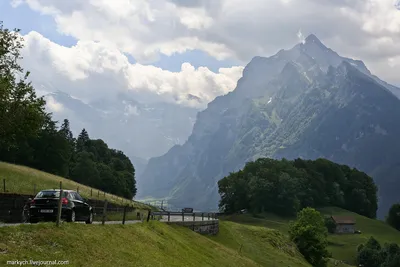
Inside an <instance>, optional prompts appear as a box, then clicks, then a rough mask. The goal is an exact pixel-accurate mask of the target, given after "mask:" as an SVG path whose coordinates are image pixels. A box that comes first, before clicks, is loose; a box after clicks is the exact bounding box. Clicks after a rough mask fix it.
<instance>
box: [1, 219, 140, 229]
mask: <svg viewBox="0 0 400 267" xmlns="http://www.w3.org/2000/svg"><path fill="white" fill-rule="evenodd" d="M140 222H141V221H139V220H135V221H125V224H135V223H140ZM39 223H40V222H39ZM75 223H81V224H84V223H85V222H75ZM22 224H30V223H0V227H4V226H18V225H22ZM93 224H101V222H98V221H94V222H93ZM105 224H122V221H106V222H105Z"/></svg>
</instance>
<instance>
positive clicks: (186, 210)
mask: <svg viewBox="0 0 400 267" xmlns="http://www.w3.org/2000/svg"><path fill="white" fill-rule="evenodd" d="M182 212H184V213H192V212H193V209H192V208H183V209H182Z"/></svg>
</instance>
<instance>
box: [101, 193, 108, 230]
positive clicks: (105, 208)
mask: <svg viewBox="0 0 400 267" xmlns="http://www.w3.org/2000/svg"><path fill="white" fill-rule="evenodd" d="M106 215H107V199H106V200H105V201H104V207H103V218H102V220H101V224H102V225H104V224H105V221H106Z"/></svg>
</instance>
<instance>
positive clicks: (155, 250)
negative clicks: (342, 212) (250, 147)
mask: <svg viewBox="0 0 400 267" xmlns="http://www.w3.org/2000/svg"><path fill="white" fill-rule="evenodd" d="M238 233H240V235H238ZM0 236H1V238H0V254H2V257H1V261H2V263H3V262H5V261H7V260H15V259H19V260H23V259H33V260H69V261H70V265H69V266H107V267H108V266H196V267H197V266H218V267H219V266H229V267H234V266H246V267H247V266H248V267H251V266H279V267H281V266H285V267H286V266H287V267H288V266H291V267H303V266H309V265H308V264H307V263H306V262H305V261H304V260H303V259H302V257H301V255H300V254H299V253H298V252H297V251H296V249H295V248H294V245H293V244H292V243H290V242H288V241H287V239H286V238H285V237H283V236H282V235H281V234H279V232H277V231H274V230H267V229H264V228H261V227H252V226H246V225H238V224H235V223H230V222H223V223H222V224H221V232H220V234H219V236H218V237H215V238H208V237H206V236H201V235H199V234H196V233H194V232H193V231H191V230H189V229H187V228H184V227H179V226H168V225H167V224H164V223H160V222H150V223H143V224H134V225H125V226H124V225H105V226H101V225H83V224H67V223H65V224H63V225H62V226H61V227H60V228H57V227H55V226H54V225H53V224H47V223H46V224H38V225H21V226H18V227H1V228H0ZM255 236H257V238H255V239H254V237H255ZM236 237H238V241H235V238H236ZM253 239H254V240H253ZM237 242H239V243H243V245H244V246H243V248H242V250H241V251H239V250H238V245H237Z"/></svg>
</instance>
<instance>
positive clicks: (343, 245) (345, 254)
mask: <svg viewBox="0 0 400 267" xmlns="http://www.w3.org/2000/svg"><path fill="white" fill-rule="evenodd" d="M320 212H321V213H322V214H324V215H325V216H330V215H337V216H346V217H353V218H354V219H355V221H356V229H357V230H360V231H361V234H345V235H336V234H330V235H329V236H328V242H329V246H328V250H329V252H330V253H331V254H332V257H333V258H334V259H336V260H340V261H345V262H348V263H351V264H355V258H356V252H357V246H358V245H359V244H363V243H365V242H366V241H367V240H368V239H369V238H370V237H371V236H373V237H374V238H376V239H377V240H378V241H379V242H380V243H381V244H384V243H396V244H398V245H400V232H399V231H397V230H395V229H394V228H392V227H390V226H389V225H388V224H386V223H385V222H383V221H379V220H373V219H370V218H367V217H364V216H361V215H358V214H356V213H353V212H349V211H347V210H343V209H340V208H335V207H327V208H323V209H320ZM257 217H258V218H255V217H253V216H252V215H250V214H241V215H232V216H225V217H222V218H221V219H223V220H227V221H231V222H236V223H238V224H239V225H251V226H257V227H265V228H269V229H276V230H279V231H281V232H282V233H283V234H285V235H287V233H288V230H289V221H290V220H291V219H290V218H282V217H278V216H276V215H272V214H263V215H258V216H257ZM294 219H295V218H292V220H294Z"/></svg>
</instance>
